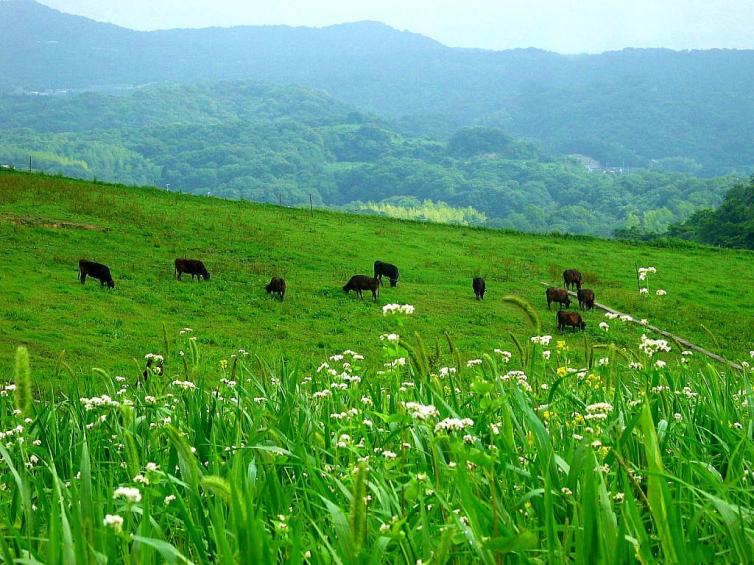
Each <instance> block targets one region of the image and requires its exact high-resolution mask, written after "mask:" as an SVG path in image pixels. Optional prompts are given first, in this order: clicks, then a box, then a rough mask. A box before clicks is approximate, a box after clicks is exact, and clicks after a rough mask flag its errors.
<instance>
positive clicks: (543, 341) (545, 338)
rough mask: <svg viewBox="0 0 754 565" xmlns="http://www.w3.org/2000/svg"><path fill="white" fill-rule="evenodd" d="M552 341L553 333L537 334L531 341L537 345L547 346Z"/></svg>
mask: <svg viewBox="0 0 754 565" xmlns="http://www.w3.org/2000/svg"><path fill="white" fill-rule="evenodd" d="M550 341H552V336H551V335H535V336H533V337H532V338H531V342H532V343H533V344H535V345H544V346H547V345H549V344H550Z"/></svg>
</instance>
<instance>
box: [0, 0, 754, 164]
mask: <svg viewBox="0 0 754 565" xmlns="http://www.w3.org/2000/svg"><path fill="white" fill-rule="evenodd" d="M228 79H229V80H236V79H242V80H248V79H253V80H263V81H269V82H274V83H278V84H298V85H302V86H306V87H309V88H315V89H321V90H325V91H327V92H328V93H330V94H331V95H332V96H334V97H336V98H338V99H340V100H343V101H344V102H346V103H348V104H351V105H353V106H356V107H358V108H360V109H364V110H367V111H369V112H373V113H376V114H378V115H380V116H382V117H385V118H387V119H390V120H391V121H393V123H395V124H396V125H397V126H398V127H399V129H400V130H401V131H404V132H409V133H413V134H416V133H419V134H426V135H431V136H433V137H438V138H443V139H448V138H449V137H450V136H451V135H452V134H453V133H454V132H455V131H457V130H458V129H459V128H460V127H463V126H467V125H483V126H490V127H498V128H503V129H505V130H507V131H509V132H510V133H512V134H513V135H515V136H517V137H525V138H529V139H532V140H537V141H538V142H539V143H541V144H542V146H543V147H544V149H546V150H548V151H554V152H558V153H578V154H583V155H587V156H589V157H591V158H593V159H596V160H597V161H599V162H601V163H602V164H608V165H610V164H612V165H621V164H626V165H628V166H648V165H649V164H652V165H653V166H659V167H665V168H666V169H667V170H679V171H684V172H693V173H696V174H702V175H714V174H721V173H727V172H732V171H737V172H739V173H748V172H751V171H752V170H754V145H753V144H751V143H750V137H751V132H752V131H754V96H752V95H751V93H752V92H754V51H751V50H710V51H690V52H685V51H682V52H680V51H670V50H666V49H626V50H623V51H618V52H609V53H604V54H601V55H559V54H556V53H550V52H546V51H541V50H537V49H517V50H510V51H484V50H479V49H457V48H449V47H446V46H444V45H442V44H440V43H438V42H437V41H434V40H432V39H430V38H427V37H424V36H421V35H418V34H414V33H409V32H401V31H397V30H394V29H392V28H390V27H388V26H385V25H383V24H379V23H375V22H358V23H353V24H343V25H337V26H331V27H327V28H291V27H286V26H268V27H254V26H246V27H236V28H207V29H175V30H164V31H154V32H138V31H132V30H128V29H125V28H122V27H118V26H115V25H112V24H104V23H98V22H95V21H92V20H89V19H87V18H83V17H80V16H72V15H68V14H63V13H61V12H58V11H56V10H53V9H51V8H48V7H46V6H43V5H41V4H39V3H37V2H34V1H33V0H5V1H4V2H0V91H6V92H7V91H30V90H37V91H39V90H55V89H91V88H96V87H105V88H107V87H115V86H123V85H140V84H144V83H150V82H166V83H175V82H179V83H186V82H199V81H204V82H206V81H214V80H228Z"/></svg>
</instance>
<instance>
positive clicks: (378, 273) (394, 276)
mask: <svg viewBox="0 0 754 565" xmlns="http://www.w3.org/2000/svg"><path fill="white" fill-rule="evenodd" d="M382 275H385V276H386V277H387V278H389V279H390V286H397V285H398V267H396V266H395V265H391V264H390V263H383V262H382V261H375V262H374V278H376V279H379V281H380V284H382Z"/></svg>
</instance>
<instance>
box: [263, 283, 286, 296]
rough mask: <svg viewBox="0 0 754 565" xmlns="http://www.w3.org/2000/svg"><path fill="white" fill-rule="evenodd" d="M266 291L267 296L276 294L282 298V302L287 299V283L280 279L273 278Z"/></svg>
mask: <svg viewBox="0 0 754 565" xmlns="http://www.w3.org/2000/svg"><path fill="white" fill-rule="evenodd" d="M264 289H265V290H266V291H267V294H276V295H278V296H279V297H280V300H284V299H285V281H284V280H283V279H281V278H279V277H272V280H271V281H270V283H269V284H268V285H267V286H265V287H264Z"/></svg>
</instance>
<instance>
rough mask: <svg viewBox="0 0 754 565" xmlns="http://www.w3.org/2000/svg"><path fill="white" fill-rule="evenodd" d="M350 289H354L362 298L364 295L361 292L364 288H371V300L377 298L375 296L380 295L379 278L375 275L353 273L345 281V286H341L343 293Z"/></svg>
mask: <svg viewBox="0 0 754 565" xmlns="http://www.w3.org/2000/svg"><path fill="white" fill-rule="evenodd" d="M352 290H355V291H356V294H358V295H359V298H361V299H362V300H363V299H364V296H362V294H361V293H362V292H363V291H365V290H371V291H372V300H377V297H378V296H379V295H380V279H378V278H377V277H374V278H372V277H369V276H367V275H354V276H352V277H351V279H350V280H349V281H348V282H347V283H346V286H344V287H343V292H345V293H348V292H350V291H352Z"/></svg>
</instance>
